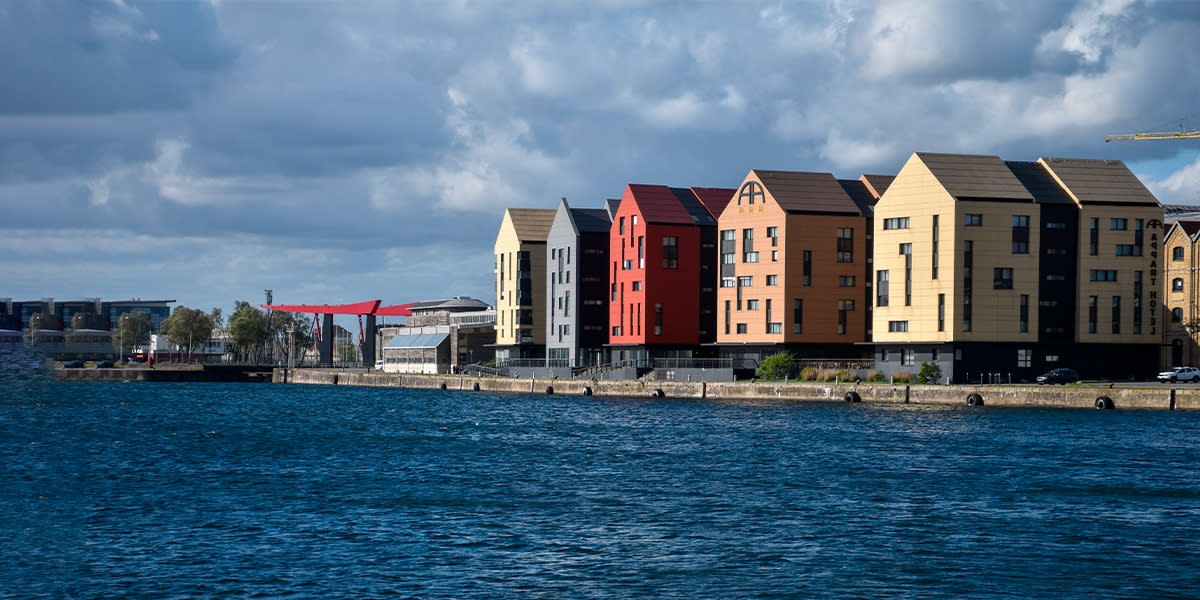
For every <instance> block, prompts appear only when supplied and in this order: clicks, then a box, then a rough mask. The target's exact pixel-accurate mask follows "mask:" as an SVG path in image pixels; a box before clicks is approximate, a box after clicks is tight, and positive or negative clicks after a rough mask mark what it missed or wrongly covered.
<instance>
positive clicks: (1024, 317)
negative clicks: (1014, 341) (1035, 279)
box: [1017, 294, 1029, 333]
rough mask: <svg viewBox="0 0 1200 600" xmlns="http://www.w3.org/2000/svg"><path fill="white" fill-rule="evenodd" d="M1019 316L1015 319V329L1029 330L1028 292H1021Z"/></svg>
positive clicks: (1024, 331) (1023, 331)
mask: <svg viewBox="0 0 1200 600" xmlns="http://www.w3.org/2000/svg"><path fill="white" fill-rule="evenodd" d="M1020 311H1021V312H1020V316H1019V317H1018V319H1017V331H1020V332H1021V333H1027V332H1028V331H1029V294H1021V306H1020Z"/></svg>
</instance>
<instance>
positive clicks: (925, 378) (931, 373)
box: [917, 362, 942, 383]
mask: <svg viewBox="0 0 1200 600" xmlns="http://www.w3.org/2000/svg"><path fill="white" fill-rule="evenodd" d="M941 378H942V368H941V367H939V366H937V365H936V364H934V363H930V362H923V363H921V372H919V373H917V381H918V382H919V383H937V382H938V380H939V379H941Z"/></svg>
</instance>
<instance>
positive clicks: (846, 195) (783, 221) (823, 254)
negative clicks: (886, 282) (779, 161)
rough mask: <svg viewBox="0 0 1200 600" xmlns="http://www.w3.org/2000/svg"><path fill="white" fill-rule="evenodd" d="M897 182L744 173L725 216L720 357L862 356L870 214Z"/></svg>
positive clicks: (719, 311)
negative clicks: (890, 185)
mask: <svg viewBox="0 0 1200 600" xmlns="http://www.w3.org/2000/svg"><path fill="white" fill-rule="evenodd" d="M891 179H892V178H891V177H889V176H882V175H879V176H875V175H872V176H863V177H861V178H859V179H857V180H838V179H836V178H835V177H834V176H833V175H832V174H829V173H807V172H795V171H768V170H762V169H755V170H753V171H750V173H749V174H748V175H746V178H745V179H744V180H743V182H742V184H741V186H740V187H739V188H738V192H737V194H736V195H735V196H734V197H733V199H732V200H731V201H730V202H729V204H728V205H727V206H726V207H725V210H724V211H722V212H721V215H720V218H719V220H718V229H719V230H720V242H719V243H720V257H721V260H720V261H719V262H720V288H719V290H718V293H717V343H718V345H719V347H720V352H721V355H722V356H724V357H728V358H735V359H755V360H761V359H762V358H765V357H766V356H769V355H771V354H774V353H777V352H781V351H790V352H792V353H793V354H795V355H797V356H800V357H830V358H855V357H857V356H858V355H859V354H860V353H862V352H863V349H862V346H856V344H861V343H863V342H866V341H868V340H869V339H870V337H869V336H870V333H869V326H870V322H871V321H870V319H869V318H868V314H869V307H870V302H869V297H870V277H869V274H870V256H871V211H872V205H873V204H874V202H875V201H876V200H877V199H878V197H879V194H880V193H882V191H881V190H884V189H886V188H887V186H888V185H889V184H890V183H891ZM868 352H869V351H868Z"/></svg>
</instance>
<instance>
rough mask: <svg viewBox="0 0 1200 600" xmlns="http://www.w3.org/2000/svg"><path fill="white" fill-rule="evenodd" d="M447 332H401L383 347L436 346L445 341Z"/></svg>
mask: <svg viewBox="0 0 1200 600" xmlns="http://www.w3.org/2000/svg"><path fill="white" fill-rule="evenodd" d="M447 337H450V334H448V333H407V334H405V333H402V334H400V335H398V336H396V337H394V338H392V341H390V342H388V343H387V345H386V346H384V348H437V347H438V346H441V345H442V344H443V343H445V341H446V338H447Z"/></svg>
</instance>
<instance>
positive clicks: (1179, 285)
mask: <svg viewBox="0 0 1200 600" xmlns="http://www.w3.org/2000/svg"><path fill="white" fill-rule="evenodd" d="M1171 291H1172V292H1182V291H1183V278H1182V277H1176V278H1175V279H1172V280H1171Z"/></svg>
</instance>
